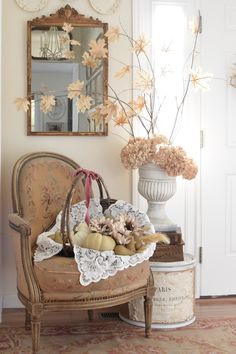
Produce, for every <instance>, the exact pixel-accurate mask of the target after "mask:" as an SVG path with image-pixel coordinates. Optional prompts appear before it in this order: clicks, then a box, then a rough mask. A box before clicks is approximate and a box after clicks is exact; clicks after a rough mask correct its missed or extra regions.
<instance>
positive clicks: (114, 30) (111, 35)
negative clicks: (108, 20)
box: [105, 27, 120, 42]
mask: <svg viewBox="0 0 236 354" xmlns="http://www.w3.org/2000/svg"><path fill="white" fill-rule="evenodd" d="M105 36H106V37H107V38H108V40H109V42H114V41H117V40H118V39H119V38H120V32H119V27H111V28H109V30H108V31H107V32H106V33H105Z"/></svg>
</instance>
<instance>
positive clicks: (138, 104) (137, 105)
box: [129, 96, 145, 113]
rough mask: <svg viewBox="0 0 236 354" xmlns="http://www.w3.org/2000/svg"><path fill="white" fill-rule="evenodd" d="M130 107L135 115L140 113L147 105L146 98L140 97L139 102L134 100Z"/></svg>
mask: <svg viewBox="0 0 236 354" xmlns="http://www.w3.org/2000/svg"><path fill="white" fill-rule="evenodd" d="M129 105H130V106H131V108H132V109H133V111H134V112H135V113H140V112H141V111H142V109H143V107H144V105H145V98H144V97H143V96H138V98H137V100H132V101H130V102H129Z"/></svg>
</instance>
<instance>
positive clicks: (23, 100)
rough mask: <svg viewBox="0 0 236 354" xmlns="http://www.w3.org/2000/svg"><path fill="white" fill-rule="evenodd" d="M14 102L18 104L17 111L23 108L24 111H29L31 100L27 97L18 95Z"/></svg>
mask: <svg viewBox="0 0 236 354" xmlns="http://www.w3.org/2000/svg"><path fill="white" fill-rule="evenodd" d="M14 103H15V105H16V109H17V111H21V110H22V111H25V112H27V111H28V109H29V105H30V102H29V100H28V99H27V97H18V98H16V99H15V101H14Z"/></svg>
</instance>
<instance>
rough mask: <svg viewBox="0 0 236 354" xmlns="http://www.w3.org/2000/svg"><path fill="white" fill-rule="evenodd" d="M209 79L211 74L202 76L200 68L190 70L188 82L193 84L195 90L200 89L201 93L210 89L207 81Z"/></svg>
mask: <svg viewBox="0 0 236 354" xmlns="http://www.w3.org/2000/svg"><path fill="white" fill-rule="evenodd" d="M211 79H212V74H210V73H204V74H203V73H202V69H201V68H200V67H198V68H196V70H191V74H190V82H191V83H192V84H193V87H194V88H195V89H196V90H197V89H200V90H202V91H208V90H209V89H210V87H209V84H208V81H210V80H211Z"/></svg>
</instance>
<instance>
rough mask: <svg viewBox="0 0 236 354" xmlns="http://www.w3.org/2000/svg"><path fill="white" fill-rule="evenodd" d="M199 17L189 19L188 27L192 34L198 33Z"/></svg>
mask: <svg viewBox="0 0 236 354" xmlns="http://www.w3.org/2000/svg"><path fill="white" fill-rule="evenodd" d="M199 25H200V23H199V18H195V19H193V20H191V21H189V29H190V31H191V32H192V34H195V35H196V34H197V33H200V28H199Z"/></svg>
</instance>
